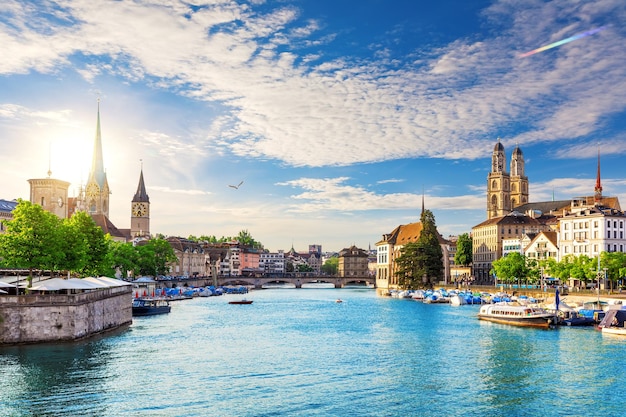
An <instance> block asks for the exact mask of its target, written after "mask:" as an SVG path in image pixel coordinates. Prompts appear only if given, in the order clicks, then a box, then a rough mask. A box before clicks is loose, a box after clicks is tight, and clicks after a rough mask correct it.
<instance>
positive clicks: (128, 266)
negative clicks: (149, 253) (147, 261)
mask: <svg viewBox="0 0 626 417" xmlns="http://www.w3.org/2000/svg"><path fill="white" fill-rule="evenodd" d="M108 245H109V250H108V251H107V255H106V257H105V262H104V263H105V265H106V266H107V268H108V269H107V270H106V272H105V275H107V276H114V275H115V273H116V272H117V271H118V270H119V271H120V274H121V275H122V278H126V277H128V276H129V272H131V271H135V270H137V271H138V270H139V268H138V258H139V254H138V250H137V249H136V247H135V246H133V244H132V243H126V242H115V241H113V240H109V241H108Z"/></svg>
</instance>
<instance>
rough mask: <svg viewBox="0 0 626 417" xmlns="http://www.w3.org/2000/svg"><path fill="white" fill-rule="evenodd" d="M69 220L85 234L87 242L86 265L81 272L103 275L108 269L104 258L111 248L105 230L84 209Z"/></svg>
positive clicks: (84, 237)
mask: <svg viewBox="0 0 626 417" xmlns="http://www.w3.org/2000/svg"><path fill="white" fill-rule="evenodd" d="M69 222H70V225H71V226H72V227H73V228H74V229H75V230H76V232H77V233H79V234H80V235H82V236H83V239H84V240H85V242H86V244H87V253H86V255H87V257H86V260H85V265H84V266H83V268H82V269H80V270H79V272H80V273H82V274H84V275H95V276H98V275H103V274H104V272H105V271H106V270H107V266H106V264H105V263H104V259H105V257H106V254H107V251H108V249H109V247H108V244H107V238H106V237H105V235H104V232H103V231H102V229H101V228H100V227H99V226H98V225H97V224H96V222H94V221H93V219H92V218H91V216H90V215H89V214H88V213H87V212H84V211H77V212H76V213H74V214H73V215H72V217H71V218H70V219H69Z"/></svg>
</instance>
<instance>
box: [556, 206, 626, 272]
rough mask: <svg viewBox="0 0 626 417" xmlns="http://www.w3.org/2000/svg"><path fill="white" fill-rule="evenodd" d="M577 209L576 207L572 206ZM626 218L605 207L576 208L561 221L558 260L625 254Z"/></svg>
mask: <svg viewBox="0 0 626 417" xmlns="http://www.w3.org/2000/svg"><path fill="white" fill-rule="evenodd" d="M572 207H573V208H575V207H574V204H572ZM625 226H626V215H625V214H624V212H623V211H621V210H617V209H614V208H608V207H604V206H600V205H597V206H586V207H580V208H578V207H576V209H575V210H572V212H571V213H568V214H566V215H564V216H563V217H562V218H561V219H560V221H559V260H561V259H563V257H565V256H567V255H574V256H580V255H587V256H589V257H592V258H593V257H596V256H598V255H599V254H600V253H601V252H624V250H625V249H626V234H625V231H626V230H625Z"/></svg>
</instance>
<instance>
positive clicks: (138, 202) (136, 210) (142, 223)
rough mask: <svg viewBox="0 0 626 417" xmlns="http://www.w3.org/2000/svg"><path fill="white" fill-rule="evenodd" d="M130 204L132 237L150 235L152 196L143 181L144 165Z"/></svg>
mask: <svg viewBox="0 0 626 417" xmlns="http://www.w3.org/2000/svg"><path fill="white" fill-rule="evenodd" d="M130 204H131V206H130V212H131V215H130V216H131V217H130V235H131V237H132V238H142V237H150V197H148V193H147V192H146V185H145V183H144V181H143V167H142V168H141V172H140V173H139V184H138V185H137V192H135V195H134V196H133V200H132V201H131V203H130Z"/></svg>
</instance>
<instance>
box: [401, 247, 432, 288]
mask: <svg viewBox="0 0 626 417" xmlns="http://www.w3.org/2000/svg"><path fill="white" fill-rule="evenodd" d="M424 259H425V258H424V256H423V247H422V245H420V244H418V243H417V242H409V243H407V244H406V245H404V246H403V247H402V249H400V256H398V257H397V258H396V261H395V264H396V268H397V270H396V276H397V277H398V286H399V287H400V288H402V289H415V288H422V287H423V286H425V285H426V283H427V282H426V280H424V278H425V277H426V276H427V275H426V270H425V268H424Z"/></svg>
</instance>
